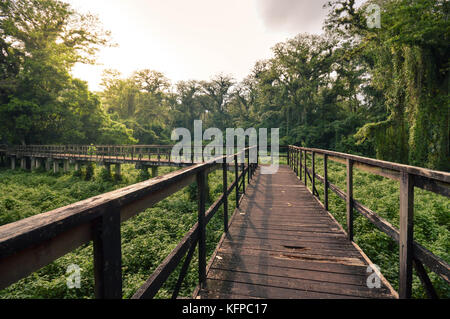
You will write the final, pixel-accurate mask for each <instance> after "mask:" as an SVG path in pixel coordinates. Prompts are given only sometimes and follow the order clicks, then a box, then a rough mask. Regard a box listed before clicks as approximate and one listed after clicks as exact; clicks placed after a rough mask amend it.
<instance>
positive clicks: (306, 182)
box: [305, 150, 308, 186]
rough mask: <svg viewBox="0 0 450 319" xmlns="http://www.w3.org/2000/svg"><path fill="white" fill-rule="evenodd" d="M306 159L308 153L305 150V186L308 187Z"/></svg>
mask: <svg viewBox="0 0 450 319" xmlns="http://www.w3.org/2000/svg"><path fill="white" fill-rule="evenodd" d="M307 158H308V153H307V152H306V150H305V186H308V176H307V174H308V171H307V165H306V159H307Z"/></svg>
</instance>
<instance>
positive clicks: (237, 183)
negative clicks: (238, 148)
mask: <svg viewBox="0 0 450 319" xmlns="http://www.w3.org/2000/svg"><path fill="white" fill-rule="evenodd" d="M234 179H235V180H236V208H238V207H239V166H238V156H237V154H235V155H234Z"/></svg>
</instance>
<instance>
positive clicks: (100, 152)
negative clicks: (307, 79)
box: [5, 144, 288, 163]
mask: <svg viewBox="0 0 450 319" xmlns="http://www.w3.org/2000/svg"><path fill="white" fill-rule="evenodd" d="M199 147H200V148H202V150H203V149H204V148H205V147H206V145H202V146H199ZM199 147H198V146H191V159H190V161H187V162H186V163H194V162H198V158H197V157H196V155H197V154H196V152H195V150H196V149H198V148H199ZM172 148H173V145H93V144H91V145H15V146H10V147H8V148H7V149H5V152H6V155H7V156H16V157H24V156H28V157H33V156H36V157H59V158H68V159H78V160H96V161H106V160H123V161H125V160H128V161H144V160H146V159H147V160H148V161H157V162H162V161H164V162H167V161H168V162H171V161H172V160H173V159H172V158H171V150H172ZM279 148H280V149H285V150H286V152H287V149H288V146H280V147H279ZM238 150H239V149H238V148H236V147H235V148H233V153H234V152H237V151H238ZM270 150H271V146H270V145H269V146H268V151H269V152H270ZM223 151H224V153H223V154H220V155H227V151H228V148H226V147H224V148H223ZM201 153H202V154H203V151H202V152H201ZM217 155H218V156H220V155H219V154H217ZM279 157H287V154H284V153H280V154H279ZM203 160H204V159H203V158H202V161H203Z"/></svg>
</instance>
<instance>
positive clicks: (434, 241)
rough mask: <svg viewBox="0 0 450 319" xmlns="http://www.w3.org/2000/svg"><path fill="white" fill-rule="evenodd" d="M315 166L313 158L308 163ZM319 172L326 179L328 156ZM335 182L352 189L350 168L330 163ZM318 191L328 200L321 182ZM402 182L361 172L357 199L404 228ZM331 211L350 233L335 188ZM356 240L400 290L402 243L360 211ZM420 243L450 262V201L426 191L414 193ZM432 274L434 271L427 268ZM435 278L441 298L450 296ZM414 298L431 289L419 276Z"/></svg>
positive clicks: (319, 161)
mask: <svg viewBox="0 0 450 319" xmlns="http://www.w3.org/2000/svg"><path fill="white" fill-rule="evenodd" d="M307 163H308V164H307V165H308V168H311V156H308V159H307ZM315 167H316V173H317V174H319V175H321V176H324V170H323V157H322V156H316V160H315ZM328 178H329V181H330V182H331V183H333V184H335V185H336V186H338V187H339V188H340V189H341V190H342V191H344V192H345V191H346V166H345V165H343V164H340V163H337V162H333V161H331V160H329V161H328ZM308 185H309V187H311V183H310V181H308ZM316 188H317V190H318V192H319V194H320V198H321V200H322V201H323V196H324V195H323V194H324V189H323V184H322V183H320V181H318V180H316ZM399 188H400V185H399V182H397V181H395V180H391V179H388V178H384V177H381V176H377V175H373V174H370V173H367V172H365V171H361V170H359V169H354V173H353V196H354V198H355V199H356V200H357V201H359V202H360V203H362V204H363V205H364V206H366V207H368V208H370V209H371V210H373V211H374V212H376V213H377V214H378V215H379V216H380V217H382V218H384V219H386V220H387V221H389V222H390V223H391V224H392V225H393V226H394V227H396V228H397V229H398V228H399V209H400V200H399ZM329 211H330V212H331V213H332V215H333V216H334V217H335V218H336V219H337V221H338V222H339V223H340V224H341V225H342V226H343V228H344V229H345V230H347V229H346V228H347V225H346V203H345V201H344V200H342V199H341V198H340V197H338V196H337V195H336V194H335V193H334V192H333V191H331V189H330V190H329ZM354 217H355V219H354V226H353V227H354V240H355V242H356V243H357V244H358V245H359V246H360V247H361V249H362V250H363V251H364V252H365V253H366V255H367V256H368V257H369V258H370V259H371V260H372V262H373V263H375V264H376V265H378V266H379V267H380V270H381V272H382V273H383V275H384V276H385V277H386V279H387V280H388V281H389V282H390V283H391V284H392V286H393V288H394V289H396V290H398V269H399V248H398V244H397V243H396V242H394V241H393V240H392V239H390V238H389V237H388V236H387V235H385V234H384V233H382V232H381V231H379V230H378V229H376V228H375V226H373V225H372V224H371V223H370V222H369V221H368V220H367V219H366V218H365V217H364V216H362V215H361V214H359V213H358V212H356V211H355V212H354ZM414 240H415V241H416V242H418V243H419V244H420V245H422V246H424V247H425V248H427V249H428V250H430V251H431V252H432V253H433V254H435V255H437V256H439V257H440V258H442V259H443V260H444V261H445V262H447V263H450V200H449V199H448V198H447V197H445V196H440V195H438V194H434V193H432V192H428V191H425V190H422V189H418V188H415V189H414ZM427 270H428V269H427ZM428 274H429V276H430V279H431V281H432V283H433V286H434V287H435V289H436V291H437V292H438V295H439V296H440V297H441V298H450V285H448V284H447V283H446V282H445V281H444V280H442V279H441V278H440V277H438V276H437V275H436V274H434V273H433V272H429V270H428ZM413 297H415V298H426V294H425V290H424V289H423V287H422V284H421V282H420V280H419V278H418V277H417V275H416V274H415V273H414V278H413Z"/></svg>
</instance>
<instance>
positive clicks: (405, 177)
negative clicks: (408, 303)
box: [398, 172, 414, 299]
mask: <svg viewBox="0 0 450 319" xmlns="http://www.w3.org/2000/svg"><path fill="white" fill-rule="evenodd" d="M413 219H414V182H413V177H412V175H410V174H408V173H405V172H403V174H402V180H401V181H400V237H399V240H400V242H399V246H400V252H399V255H400V275H399V288H398V294H399V297H400V298H402V299H408V298H411V293H412V268H413V265H412V262H413V261H412V258H413Z"/></svg>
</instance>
